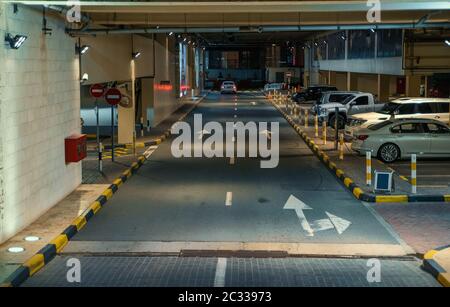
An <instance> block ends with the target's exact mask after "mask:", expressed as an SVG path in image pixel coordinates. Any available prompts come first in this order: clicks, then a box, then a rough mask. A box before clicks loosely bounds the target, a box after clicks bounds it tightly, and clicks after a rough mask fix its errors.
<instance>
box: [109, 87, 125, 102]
mask: <svg viewBox="0 0 450 307" xmlns="http://www.w3.org/2000/svg"><path fill="white" fill-rule="evenodd" d="M105 100H106V102H107V103H109V104H110V105H116V104H118V103H119V102H120V101H121V100H122V93H121V92H120V91H119V90H118V89H116V88H110V89H108V90H107V91H106V93H105Z"/></svg>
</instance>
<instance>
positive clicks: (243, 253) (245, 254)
mask: <svg viewBox="0 0 450 307" xmlns="http://www.w3.org/2000/svg"><path fill="white" fill-rule="evenodd" d="M180 257H222V258H287V257H289V254H288V253H287V252H286V251H259V250H256V251H252V250H248V251H247V250H195V249H183V250H181V252H180Z"/></svg>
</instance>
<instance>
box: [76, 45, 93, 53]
mask: <svg viewBox="0 0 450 307" xmlns="http://www.w3.org/2000/svg"><path fill="white" fill-rule="evenodd" d="M89 48H90V47H89V46H88V45H83V46H75V52H76V53H77V54H85V53H86V52H88V50H89Z"/></svg>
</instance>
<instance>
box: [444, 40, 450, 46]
mask: <svg viewBox="0 0 450 307" xmlns="http://www.w3.org/2000/svg"><path fill="white" fill-rule="evenodd" d="M444 43H445V44H446V45H447V46H449V47H450V40H449V39H446V40H445V41H444Z"/></svg>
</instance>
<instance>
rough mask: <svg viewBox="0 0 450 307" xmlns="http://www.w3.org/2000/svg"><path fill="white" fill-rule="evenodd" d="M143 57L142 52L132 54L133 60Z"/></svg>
mask: <svg viewBox="0 0 450 307" xmlns="http://www.w3.org/2000/svg"><path fill="white" fill-rule="evenodd" d="M140 56H141V53H140V52H133V53H132V54H131V57H132V58H133V59H137V58H138V57H140Z"/></svg>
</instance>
